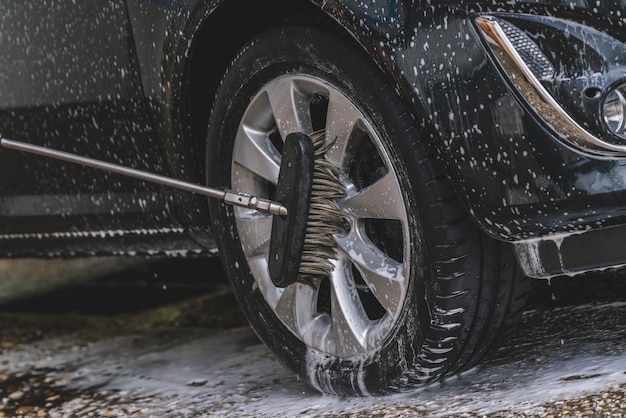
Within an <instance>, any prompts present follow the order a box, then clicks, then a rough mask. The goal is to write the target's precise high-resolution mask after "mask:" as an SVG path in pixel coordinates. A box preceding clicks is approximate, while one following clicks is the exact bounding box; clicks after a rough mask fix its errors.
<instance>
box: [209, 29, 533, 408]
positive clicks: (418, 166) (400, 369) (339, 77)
mask: <svg viewBox="0 0 626 418" xmlns="http://www.w3.org/2000/svg"><path fill="white" fill-rule="evenodd" d="M296 131H301V132H304V133H307V134H312V133H313V132H323V133H324V134H325V138H326V141H332V146H328V147H327V149H326V150H325V155H324V157H325V160H326V161H328V162H330V164H331V165H332V166H334V167H335V169H336V172H337V174H336V178H337V180H338V181H339V183H340V184H341V186H342V194H341V195H340V196H338V197H336V198H335V202H336V205H337V208H338V210H339V211H340V212H341V214H342V222H341V225H339V226H338V227H337V229H336V230H334V231H333V232H332V233H331V239H332V240H331V241H332V243H333V245H334V247H333V250H332V254H331V256H330V257H327V258H328V259H329V260H320V262H324V261H330V263H331V264H332V266H331V268H330V269H329V272H328V274H326V275H324V274H319V275H318V276H316V277H315V278H314V279H312V280H297V281H296V280H291V281H292V282H293V281H295V283H294V284H291V285H289V286H287V287H285V288H280V287H276V286H275V285H274V284H273V282H272V280H271V279H270V277H269V273H268V253H269V246H270V235H271V227H272V216H271V215H265V214H261V213H259V212H256V211H253V210H250V209H246V208H239V207H237V208H233V207H230V206H227V205H225V204H224V203H223V202H219V201H211V202H210V210H211V217H212V218H211V219H212V228H213V230H214V233H215V235H216V239H217V242H218V246H219V251H220V254H221V257H222V260H223V263H224V266H225V269H226V271H227V274H228V275H229V280H230V281H231V284H232V286H233V288H234V292H235V294H236V296H237V298H238V300H239V302H240V305H241V307H242V309H243V311H244V313H245V315H246V316H247V318H248V320H249V322H250V324H251V326H252V327H253V329H254V330H255V332H256V333H257V334H258V336H259V337H260V339H261V340H262V341H263V342H264V343H265V344H266V345H267V346H268V347H269V348H270V349H271V350H272V352H273V353H274V354H275V355H276V356H277V358H278V359H279V360H280V362H281V363H283V364H284V365H285V366H286V367H287V368H289V369H290V370H293V371H294V372H295V373H296V374H297V375H298V376H299V377H300V378H301V379H303V380H304V381H306V382H308V383H309V384H310V385H312V386H313V387H315V388H317V389H319V390H320V391H323V392H327V393H333V394H338V395H368V394H384V393H390V392H395V391H400V390H404V389H410V388H414V387H415V386H416V385H421V384H426V383H429V382H433V381H435V380H438V379H441V378H442V377H444V376H446V375H449V374H454V373H458V372H460V371H462V370H465V369H466V368H468V367H471V366H472V365H474V364H476V363H477V362H478V361H479V360H480V359H482V358H483V357H484V356H485V355H486V354H487V353H488V352H489V351H490V350H491V349H492V347H493V346H494V344H495V343H496V341H497V340H498V338H499V336H501V335H502V330H503V328H505V326H504V325H505V324H507V323H508V322H507V321H508V320H509V319H511V318H512V317H514V316H515V314H516V313H517V312H519V310H520V306H522V305H521V302H520V299H519V298H518V297H517V296H516V294H515V292H514V291H513V288H514V285H515V281H516V277H517V273H516V271H517V270H516V267H515V263H514V261H513V257H511V256H508V257H503V256H502V255H501V251H502V250H503V248H504V247H502V246H501V245H500V244H498V243H497V242H495V241H493V240H490V239H488V238H486V237H485V236H483V235H481V233H480V231H479V230H478V229H477V228H476V227H475V225H474V224H473V223H472V222H471V221H470V219H469V218H468V216H467V214H466V212H465V211H464V210H463V208H462V207H461V206H460V204H459V203H458V200H457V198H456V197H455V194H454V193H453V191H452V189H451V187H450V185H449V184H448V181H447V179H446V175H445V172H444V171H443V169H442V168H441V166H440V164H439V163H438V160H437V157H436V155H435V154H433V153H432V152H431V151H430V150H429V148H428V147H427V144H426V143H425V141H424V139H423V138H421V137H420V135H419V132H418V131H417V129H416V124H415V121H414V120H413V118H412V117H411V115H410V114H409V112H408V111H407V109H406V108H405V106H404V105H403V103H402V101H401V100H400V98H399V97H398V95H397V93H396V92H395V90H394V88H393V87H392V85H391V84H390V83H389V82H388V80H386V79H385V77H384V76H383V74H382V73H381V72H380V71H379V69H378V68H377V67H376V66H375V65H374V64H373V63H372V62H371V61H370V60H369V59H368V58H367V56H366V55H364V54H363V53H362V51H361V50H359V49H358V48H356V47H355V46H354V45H353V44H352V43H351V41H350V40H345V39H342V38H341V37H340V36H337V35H332V34H330V33H329V32H328V31H324V30H320V29H316V28H313V27H306V28H303V27H284V28H281V29H278V30H274V31H270V32H266V33H264V34H262V35H260V36H258V37H257V38H256V39H254V40H253V41H252V42H250V43H249V44H248V45H247V46H246V47H245V48H244V49H243V50H242V51H241V53H240V54H239V55H238V56H237V58H236V59H235V61H234V62H233V63H232V65H231V67H230V68H229V70H228V72H227V73H226V75H225V77H224V79H223V81H222V84H221V86H220V88H219V91H218V94H217V96H216V100H215V105H214V108H213V110H212V113H211V117H210V121H209V131H208V139H207V173H208V184H209V185H210V186H214V187H222V188H229V189H234V190H237V191H241V192H245V193H250V194H254V195H259V196H263V197H267V198H272V197H273V194H274V192H275V186H276V184H277V179H278V174H279V168H280V162H281V148H282V143H283V141H284V139H285V137H286V136H287V134H289V133H291V132H296Z"/></svg>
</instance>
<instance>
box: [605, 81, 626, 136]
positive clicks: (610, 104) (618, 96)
mask: <svg viewBox="0 0 626 418" xmlns="http://www.w3.org/2000/svg"><path fill="white" fill-rule="evenodd" d="M602 116H603V118H604V123H606V125H607V126H608V128H609V130H610V131H611V132H613V133H614V134H615V135H617V136H619V137H621V138H625V139H626V84H623V85H621V86H619V87H618V88H616V89H614V90H612V91H611V92H609V94H607V95H606V97H605V99H604V103H603V104H602Z"/></svg>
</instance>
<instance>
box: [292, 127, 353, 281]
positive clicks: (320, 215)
mask: <svg viewBox="0 0 626 418" xmlns="http://www.w3.org/2000/svg"><path fill="white" fill-rule="evenodd" d="M310 138H311V141H312V142H313V146H314V148H315V162H314V166H313V167H314V168H313V188H312V192H311V208H310V211H309V217H308V221H307V228H306V236H305V238H304V247H303V250H302V259H301V262H300V270H299V274H298V281H300V282H303V283H315V282H317V281H318V280H320V279H324V278H329V277H330V274H331V273H332V271H333V269H334V265H333V263H332V262H331V260H332V259H334V258H335V257H336V255H335V254H336V250H337V244H336V243H335V240H334V239H333V235H334V234H337V233H339V232H341V229H342V221H343V215H342V213H341V210H340V209H339V206H337V203H336V200H337V199H340V198H342V197H343V196H345V187H344V186H343V184H342V183H341V182H340V180H339V170H338V169H337V168H336V167H335V166H333V165H332V164H331V163H330V162H329V161H328V160H327V159H326V151H328V149H329V148H330V147H332V145H333V142H332V141H329V142H327V141H326V138H325V134H324V130H320V131H316V132H314V133H312V134H311V135H310Z"/></svg>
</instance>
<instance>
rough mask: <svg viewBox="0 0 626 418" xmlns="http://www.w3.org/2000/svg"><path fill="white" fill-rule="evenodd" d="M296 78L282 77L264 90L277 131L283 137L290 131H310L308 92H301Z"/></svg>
mask: <svg viewBox="0 0 626 418" xmlns="http://www.w3.org/2000/svg"><path fill="white" fill-rule="evenodd" d="M297 86H298V83H297V80H294V79H292V78H284V79H281V80H277V82H275V83H272V85H271V87H268V88H267V90H266V91H265V92H266V94H267V96H268V98H269V101H270V106H271V108H272V113H273V115H274V120H275V122H276V126H277V127H278V132H280V135H281V136H282V138H283V139H285V138H286V137H287V135H288V134H290V133H292V132H311V130H312V128H311V119H310V115H309V105H310V94H306V95H305V94H302V93H301V92H300V90H299V89H298V88H297Z"/></svg>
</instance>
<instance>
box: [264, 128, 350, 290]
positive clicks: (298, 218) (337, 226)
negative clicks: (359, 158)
mask: <svg viewBox="0 0 626 418" xmlns="http://www.w3.org/2000/svg"><path fill="white" fill-rule="evenodd" d="M333 145H334V141H326V137H325V134H324V131H323V130H320V131H316V132H313V133H312V134H311V136H310V137H309V136H307V135H305V134H303V133H300V132H295V133H291V134H289V135H287V137H286V138H285V142H284V143H283V151H282V161H281V164H280V173H279V176H278V184H277V186H276V198H275V199H276V201H278V202H280V203H281V204H284V205H285V206H286V207H287V210H288V214H287V215H286V216H281V215H275V216H274V219H273V222H272V233H271V240H270V250H269V257H268V268H269V273H270V278H271V279H272V282H273V283H274V285H275V286H277V287H287V286H289V285H291V284H293V283H295V282H296V281H298V282H301V283H307V284H310V285H312V286H315V283H316V282H317V281H318V280H319V279H323V278H329V277H330V274H331V273H332V271H333V269H334V265H333V263H332V261H331V260H332V259H333V258H335V252H336V250H337V244H336V243H335V240H334V239H333V235H334V234H337V233H340V232H341V231H342V230H343V219H344V218H343V216H342V213H341V210H340V209H339V206H338V205H337V203H336V200H337V199H339V198H341V197H343V196H344V195H345V188H344V186H343V184H342V183H341V181H340V180H339V176H340V173H339V170H338V169H337V168H336V167H335V166H333V165H332V164H331V163H330V161H328V159H327V158H326V152H327V151H328V150H329V149H330V148H331V147H332V146H333Z"/></svg>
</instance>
